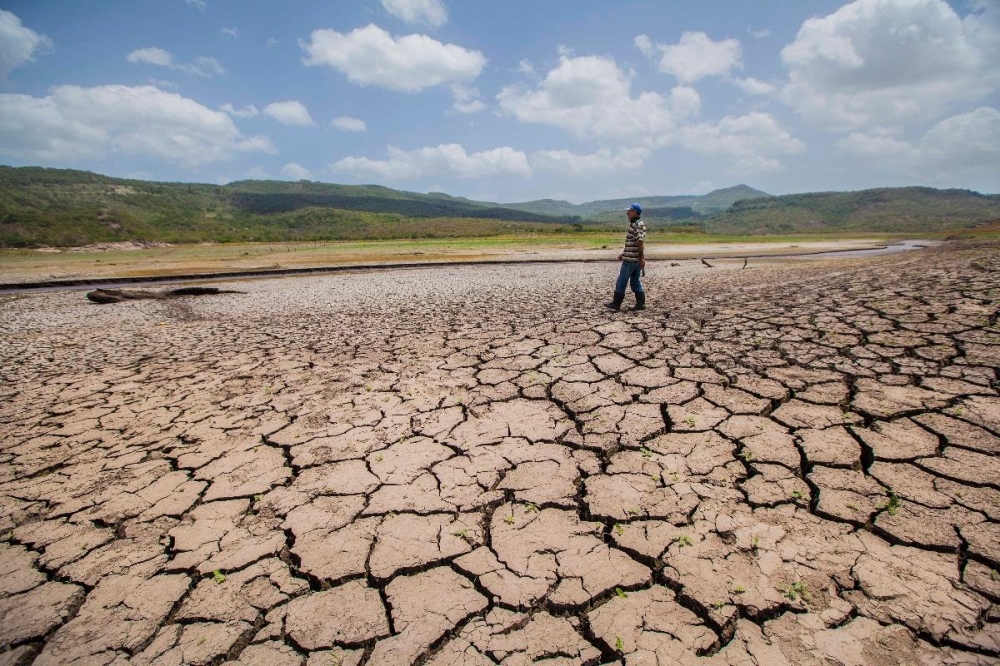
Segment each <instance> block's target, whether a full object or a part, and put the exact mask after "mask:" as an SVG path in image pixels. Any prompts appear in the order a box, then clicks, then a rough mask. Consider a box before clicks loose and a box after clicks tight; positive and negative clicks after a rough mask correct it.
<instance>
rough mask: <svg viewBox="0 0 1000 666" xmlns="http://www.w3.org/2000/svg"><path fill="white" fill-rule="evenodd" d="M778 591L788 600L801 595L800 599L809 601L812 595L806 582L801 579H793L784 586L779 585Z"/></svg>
mask: <svg viewBox="0 0 1000 666" xmlns="http://www.w3.org/2000/svg"><path fill="white" fill-rule="evenodd" d="M778 591H779V592H781V594H782V596H783V597H785V598H786V599H788V600H789V601H795V600H796V599H798V598H799V597H802V601H809V600H810V599H812V596H811V595H810V594H809V588H808V587H806V584H805V583H803V582H801V581H795V582H794V583H791V584H789V585H785V586H784V587H779V588H778Z"/></svg>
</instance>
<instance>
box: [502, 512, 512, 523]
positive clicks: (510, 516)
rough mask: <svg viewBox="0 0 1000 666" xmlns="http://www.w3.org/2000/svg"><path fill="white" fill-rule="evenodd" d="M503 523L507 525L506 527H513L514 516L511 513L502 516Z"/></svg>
mask: <svg viewBox="0 0 1000 666" xmlns="http://www.w3.org/2000/svg"><path fill="white" fill-rule="evenodd" d="M503 522H505V523H507V524H508V525H513V524H514V514H513V513H511V514H510V515H507V516H504V517H503Z"/></svg>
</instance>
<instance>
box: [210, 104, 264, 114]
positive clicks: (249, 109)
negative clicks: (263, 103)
mask: <svg viewBox="0 0 1000 666" xmlns="http://www.w3.org/2000/svg"><path fill="white" fill-rule="evenodd" d="M219 110H220V111H224V112H226V113H228V114H229V115H231V116H233V117H234V118H256V117H257V116H258V115H260V111H258V110H257V107H256V106H254V105H253V104H247V105H246V106H244V107H243V108H242V109H237V108H236V107H234V106H233V105H232V104H230V103H228V102H226V103H225V104H223V105H222V106H220V107H219Z"/></svg>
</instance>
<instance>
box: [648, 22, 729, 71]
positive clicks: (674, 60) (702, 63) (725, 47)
mask: <svg viewBox="0 0 1000 666" xmlns="http://www.w3.org/2000/svg"><path fill="white" fill-rule="evenodd" d="M656 48H657V49H659V50H660V52H661V53H662V55H661V56H660V62H659V68H660V71H661V72H666V73H667V74H673V75H674V76H675V77H677V80H678V81H680V82H681V83H694V82H695V81H697V80H698V79H703V78H705V77H706V76H725V75H728V74H729V71H730V70H731V69H733V68H741V67H743V56H742V52H741V49H740V43H739V41H738V40H736V39H726V40H723V41H721V42H713V41H712V40H711V39H710V38H709V36H708V35H706V34H705V33H703V32H685V33H684V34H683V35H681V40H680V42H678V43H677V44H657V45H656ZM651 54H652V46H651V45H650V48H649V53H648V54H647V55H651Z"/></svg>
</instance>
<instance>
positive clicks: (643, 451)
mask: <svg viewBox="0 0 1000 666" xmlns="http://www.w3.org/2000/svg"><path fill="white" fill-rule="evenodd" d="M639 453H641V454H642V457H643V458H652V457H653V450H652V449H647V448H646V447H645V446H644V447H642V448H640V449H639Z"/></svg>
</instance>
